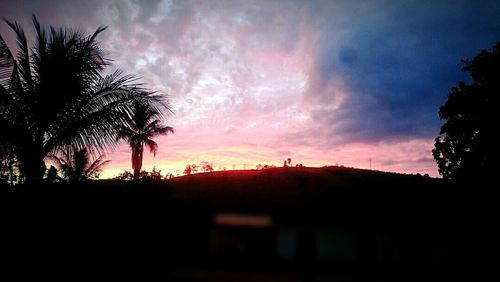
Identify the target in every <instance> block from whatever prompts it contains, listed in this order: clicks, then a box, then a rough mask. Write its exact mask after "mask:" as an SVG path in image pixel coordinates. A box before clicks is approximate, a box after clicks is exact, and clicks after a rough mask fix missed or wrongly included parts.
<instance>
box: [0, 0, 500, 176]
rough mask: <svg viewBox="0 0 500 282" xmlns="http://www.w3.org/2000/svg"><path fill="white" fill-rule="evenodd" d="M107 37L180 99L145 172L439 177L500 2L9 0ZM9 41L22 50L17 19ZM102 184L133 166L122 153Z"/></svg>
mask: <svg viewBox="0 0 500 282" xmlns="http://www.w3.org/2000/svg"><path fill="white" fill-rule="evenodd" d="M32 14H36V16H37V17H38V19H39V21H40V22H41V23H42V24H43V25H45V26H46V27H48V26H49V25H52V26H55V27H60V26H66V27H70V28H74V29H78V30H80V31H83V32H85V33H87V34H90V33H92V32H93V31H95V30H96V29H97V28H98V27H99V26H108V29H107V30H106V31H105V32H104V33H102V34H101V35H100V36H99V37H98V40H99V41H100V42H101V44H102V46H103V48H104V49H105V50H106V55H107V57H108V58H111V59H113V65H112V66H110V67H109V70H108V71H110V72H111V71H113V70H115V69H120V70H122V71H124V72H125V73H133V74H137V75H139V76H140V77H141V78H142V79H141V82H143V83H144V84H145V86H146V87H147V88H149V89H151V90H155V91H158V92H159V93H162V94H163V95H167V96H168V99H169V100H170V103H171V107H172V110H173V112H174V114H173V115H172V116H170V117H169V118H168V120H167V121H166V124H167V125H170V126H172V127H174V129H175V134H173V135H167V136H162V137H157V138H156V139H155V140H156V141H157V143H158V144H159V150H158V153H157V154H156V157H154V156H153V155H151V154H146V155H145V158H144V165H143V168H144V169H146V170H151V169H152V168H153V167H156V168H157V169H161V170H162V172H163V173H165V172H171V173H173V174H179V173H182V170H183V168H184V167H185V166H186V164H192V163H195V164H199V163H200V162H202V161H208V162H212V163H213V164H214V168H215V169H224V168H226V169H253V168H255V166H256V165H257V164H268V165H270V164H274V165H277V166H282V165H283V161H284V160H285V159H287V158H291V159H292V164H299V163H300V164H303V165H305V166H324V165H336V164H338V165H344V166H349V167H358V168H370V167H371V168H372V169H376V170H383V171H392V172H400V173H421V174H425V173H428V174H429V175H431V176H439V174H438V171H437V166H436V164H435V162H434V160H433V158H432V152H431V151H432V148H433V146H434V138H435V137H436V136H437V135H438V134H439V129H440V126H441V124H442V121H440V119H439V116H438V110H439V107H440V106H441V105H442V104H443V103H444V102H445V101H446V98H447V96H448V93H449V90H450V88H451V87H453V86H454V85H457V84H458V82H459V81H461V80H465V81H467V80H468V77H467V75H466V73H464V72H462V71H461V67H460V65H459V63H460V61H461V60H462V59H467V58H472V57H473V56H474V55H475V54H477V53H478V52H479V51H480V50H482V49H487V48H490V47H491V46H492V45H493V44H494V43H495V42H496V41H497V40H500V17H499V16H498V15H500V1H487V0H484V1H461V0H456V1H439V0H437V1H436V0H433V1H426V0H418V1H411V0H408V1H379V0H369V1H357V0H354V1H336V0H329V1H278V0H272V1H252V0H246V1H245V0H241V1H239V0H234V1H216V0H214V1H172V0H151V1H133V0H109V1H99V0H80V1H67V0H60V1H58V0H52V1H51V0H45V1H35V0H31V1H22V0H12V1H11V0H2V1H0V16H1V17H4V18H7V19H9V20H15V21H18V22H19V23H20V24H21V25H22V26H23V27H24V28H25V30H26V32H27V33H28V34H33V27H32V24H31V15H32ZM0 34H1V35H2V36H3V37H4V38H5V39H6V40H7V42H8V43H10V46H13V45H14V43H15V41H14V39H13V33H12V32H11V30H9V28H8V26H7V25H6V24H5V23H3V22H2V23H1V24H0ZM106 156H107V158H108V159H110V160H111V163H110V164H109V165H108V166H107V167H106V168H105V170H104V171H103V173H102V175H101V176H102V177H111V176H113V175H117V174H118V173H120V172H122V171H124V170H129V171H130V170H131V164H130V157H131V151H130V148H129V147H128V145H127V144H125V143H122V144H121V145H119V146H118V147H117V148H116V150H114V151H113V152H109V153H108V154H107V155H106Z"/></svg>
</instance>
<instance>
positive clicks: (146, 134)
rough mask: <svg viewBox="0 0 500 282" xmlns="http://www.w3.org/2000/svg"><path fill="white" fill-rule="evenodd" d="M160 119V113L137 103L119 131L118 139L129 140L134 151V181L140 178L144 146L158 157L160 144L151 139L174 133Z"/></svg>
mask: <svg viewBox="0 0 500 282" xmlns="http://www.w3.org/2000/svg"><path fill="white" fill-rule="evenodd" d="M159 117H160V114H159V112H157V111H155V110H154V109H152V108H151V107H147V106H145V105H143V104H141V103H139V102H135V106H134V111H133V114H132V116H131V117H130V118H128V119H126V122H125V124H124V125H123V126H122V127H121V128H120V129H119V130H118V135H117V139H118V140H119V139H125V140H127V142H128V144H129V145H130V148H131V149H132V169H133V170H134V179H138V178H139V177H140V171H141V168H142V158H143V151H144V145H146V146H147V147H148V148H149V150H150V152H151V153H153V155H154V156H156V152H157V151H158V144H157V143H156V142H155V141H153V140H152V139H151V138H153V137H155V136H158V135H166V134H167V133H168V132H171V133H174V129H173V128H172V127H170V126H162V125H161V121H160V119H158V118H159Z"/></svg>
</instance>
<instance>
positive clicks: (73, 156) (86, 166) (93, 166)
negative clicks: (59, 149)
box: [51, 148, 110, 182]
mask: <svg viewBox="0 0 500 282" xmlns="http://www.w3.org/2000/svg"><path fill="white" fill-rule="evenodd" d="M51 157H52V159H53V160H54V161H55V163H56V165H57V166H58V167H59V170H60V171H61V172H62V175H63V178H64V179H65V180H67V181H70V182H77V181H84V180H87V179H93V178H98V177H99V173H100V172H101V171H102V168H103V167H104V166H105V165H107V164H108V163H109V162H110V161H109V160H104V156H103V155H99V156H98V157H97V158H96V159H95V160H93V161H91V160H90V155H89V152H88V150H87V148H82V149H75V148H71V149H67V150H66V151H64V152H63V153H61V156H60V157H57V156H51Z"/></svg>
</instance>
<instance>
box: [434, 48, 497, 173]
mask: <svg viewBox="0 0 500 282" xmlns="http://www.w3.org/2000/svg"><path fill="white" fill-rule="evenodd" d="M462 65H463V68H462V69H463V70H464V71H466V72H468V73H469V74H470V76H471V77H472V80H473V81H472V83H470V84H466V83H465V82H460V83H459V85H458V87H453V88H452V89H451V92H450V94H449V96H448V100H447V101H446V103H445V104H444V105H443V106H441V108H440V109H439V116H440V118H441V119H443V120H445V123H444V124H443V126H442V127H441V132H440V135H439V136H438V137H436V139H435V148H434V150H433V151H432V153H433V156H434V159H435V160H436V162H437V164H438V167H439V173H440V174H441V175H442V176H443V177H444V178H446V179H453V180H481V179H484V178H488V177H491V176H493V175H494V171H493V166H494V164H493V162H494V161H495V159H496V158H497V157H498V156H499V154H498V145H497V144H496V142H497V141H496V140H497V139H496V138H495V136H496V135H495V134H496V131H497V126H498V124H497V122H496V121H497V120H498V117H497V115H498V113H497V112H498V108H499V106H500V105H499V103H498V98H499V95H500V42H497V43H496V44H495V45H494V46H493V48H492V49H491V50H483V51H481V52H480V53H479V54H478V55H476V56H475V57H474V59H472V60H463V61H462Z"/></svg>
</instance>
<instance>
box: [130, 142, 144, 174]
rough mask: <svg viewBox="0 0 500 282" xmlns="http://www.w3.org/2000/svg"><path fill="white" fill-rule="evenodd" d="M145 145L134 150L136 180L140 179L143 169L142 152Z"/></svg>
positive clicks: (133, 160)
mask: <svg viewBox="0 0 500 282" xmlns="http://www.w3.org/2000/svg"><path fill="white" fill-rule="evenodd" d="M143 149H144V147H143V145H142V144H141V145H140V146H137V147H135V148H133V149H132V168H133V169H134V179H139V176H140V174H141V169H142V152H143Z"/></svg>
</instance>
